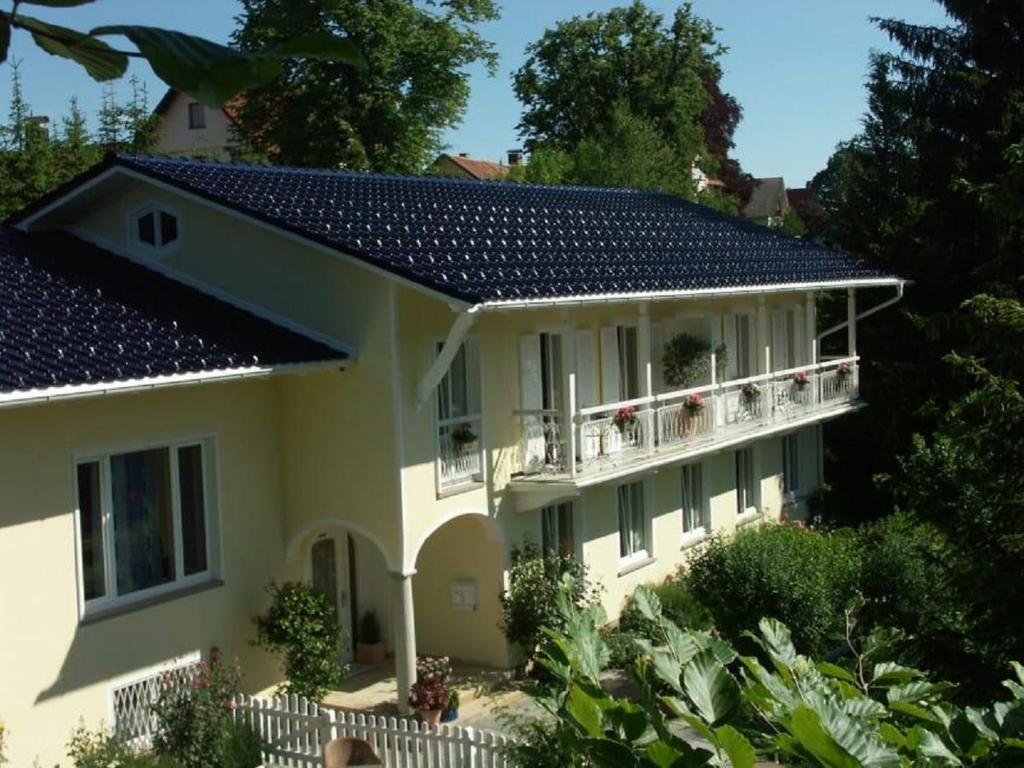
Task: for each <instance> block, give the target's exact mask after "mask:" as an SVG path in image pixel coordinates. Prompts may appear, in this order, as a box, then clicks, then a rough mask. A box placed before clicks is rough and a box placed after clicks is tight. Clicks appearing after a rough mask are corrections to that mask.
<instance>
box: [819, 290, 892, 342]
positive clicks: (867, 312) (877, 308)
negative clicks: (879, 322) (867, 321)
mask: <svg viewBox="0 0 1024 768" xmlns="http://www.w3.org/2000/svg"><path fill="white" fill-rule="evenodd" d="M904 285H905V283H904V282H901V283H899V284H898V285H897V286H896V295H895V296H893V297H892V298H891V299H886V300H885V301H883V302H882V303H881V304H876V305H875V306H873V307H871V308H870V309H865V310H864V311H863V312H861V313H860V314H858V315H857V316H856V318H855V319H856V320H858V321H859V320H863V319H864V318H865V317H868V316H869V315H873V314H875V312H880V311H881V310H883V309H885V308H886V307H891V306H892V305H893V304H895V303H897V302H898V301H900V300H901V299H902V298H903V286H904ZM849 324H850V321H849V320H844V321H843V322H841V323H838V324H837V325H833V326H832V327H831V328H827V329H826V330H824V331H822V332H821V333H819V334H818V349H819V350H820V349H821V340H822V339H824V338H825V337H826V336H831V335H832V334H833V333H836V332H837V331H841V330H843V329H844V328H846V327H847V326H848V325H849Z"/></svg>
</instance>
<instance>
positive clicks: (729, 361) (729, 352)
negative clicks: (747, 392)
mask: <svg viewBox="0 0 1024 768" xmlns="http://www.w3.org/2000/svg"><path fill="white" fill-rule="evenodd" d="M724 322H725V333H724V336H725V378H726V380H730V379H735V378H738V376H737V372H738V371H739V367H738V363H737V360H738V358H739V354H740V351H741V350H740V345H739V344H738V343H737V339H736V313H735V312H730V313H728V314H727V315H726V316H725V318H724Z"/></svg>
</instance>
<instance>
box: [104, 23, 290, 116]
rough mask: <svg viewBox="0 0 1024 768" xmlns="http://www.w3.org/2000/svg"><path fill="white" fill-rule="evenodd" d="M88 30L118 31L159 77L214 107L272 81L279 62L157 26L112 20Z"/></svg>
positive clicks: (264, 55)
mask: <svg viewBox="0 0 1024 768" xmlns="http://www.w3.org/2000/svg"><path fill="white" fill-rule="evenodd" d="M90 34H92V35H124V36H125V37H127V38H128V39H129V40H131V41H132V42H133V43H134V44H135V46H136V47H137V48H138V49H139V53H141V54H142V55H143V56H144V57H145V58H146V60H147V61H149V64H150V66H151V67H153V71H154V72H155V73H156V74H157V76H158V77H159V78H160V79H161V80H163V81H164V82H165V83H167V84H168V85H169V86H171V87H172V88H176V89H177V90H179V91H184V92H185V93H187V94H189V95H190V96H191V97H192V98H194V99H196V100H197V101H200V102H202V103H203V104H206V105H207V106H208V107H219V106H221V105H222V104H224V102H226V101H227V100H228V99H230V98H231V97H232V96H234V95H236V94H237V93H239V92H241V91H244V90H246V89H248V88H254V87H256V86H259V85H262V84H264V83H267V82H269V81H271V80H273V79H274V78H275V77H276V76H277V75H278V74H279V73H280V71H281V62H280V60H279V59H278V58H276V57H274V56H270V55H267V54H250V53H244V52H242V51H236V50H234V49H232V48H228V47H227V46H225V45H220V44H218V43H214V42H211V41H209V40H204V39H203V38H201V37H196V36H195V35H187V34H185V33H184V32H175V31H173V30H169V29H161V28H159V27H144V26H133V25H127V24H114V25H109V26H104V27H97V28H96V29H94V30H92V31H91V32H90Z"/></svg>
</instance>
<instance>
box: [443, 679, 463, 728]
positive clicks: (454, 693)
mask: <svg viewBox="0 0 1024 768" xmlns="http://www.w3.org/2000/svg"><path fill="white" fill-rule="evenodd" d="M458 719H459V692H458V690H457V689H455V688H449V689H448V706H446V707H445V708H444V712H442V713H441V722H442V723H453V722H455V721H456V720H458Z"/></svg>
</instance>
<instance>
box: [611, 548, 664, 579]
mask: <svg viewBox="0 0 1024 768" xmlns="http://www.w3.org/2000/svg"><path fill="white" fill-rule="evenodd" d="M656 560H657V558H655V557H651V556H650V555H648V554H647V553H646V552H644V553H642V554H637V555H634V556H633V557H629V558H624V559H621V560H619V576H625V575H627V574H630V573H633V571H639V570H640V569H641V568H646V567H647V566H648V565H650V564H651V563H653V562H655V561H656Z"/></svg>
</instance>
